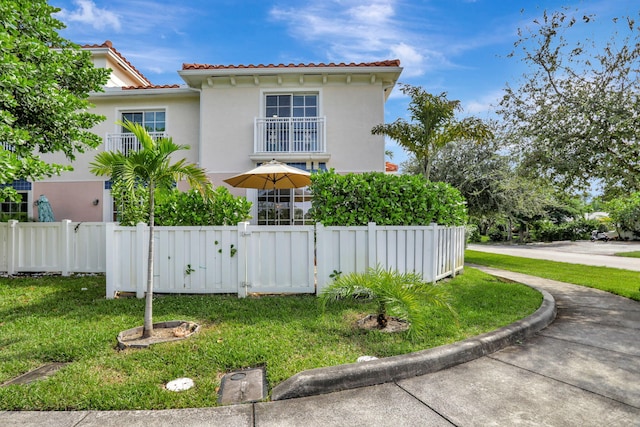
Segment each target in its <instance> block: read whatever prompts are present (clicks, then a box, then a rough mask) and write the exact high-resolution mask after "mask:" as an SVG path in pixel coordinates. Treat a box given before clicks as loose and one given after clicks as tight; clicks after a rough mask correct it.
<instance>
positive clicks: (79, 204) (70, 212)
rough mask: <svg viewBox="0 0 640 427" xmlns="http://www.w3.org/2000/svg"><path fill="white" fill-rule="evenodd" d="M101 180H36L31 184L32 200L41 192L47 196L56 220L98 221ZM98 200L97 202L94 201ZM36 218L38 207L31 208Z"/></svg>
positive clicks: (101, 194)
mask: <svg viewBox="0 0 640 427" xmlns="http://www.w3.org/2000/svg"><path fill="white" fill-rule="evenodd" d="M103 188H104V184H103V183H102V182H95V181H94V182H36V183H34V184H33V194H34V197H33V199H34V200H38V197H39V196H40V195H41V194H44V195H45V196H47V199H48V200H49V203H50V204H51V210H52V211H53V215H54V216H55V219H56V221H60V220H63V219H70V220H72V221H83V222H92V221H97V222H100V221H102V220H103V218H102V212H103V207H102V205H103V203H104V201H103ZM95 200H98V203H97V204H94V201H95ZM33 216H34V218H36V219H37V218H38V208H37V207H36V208H34V209H33Z"/></svg>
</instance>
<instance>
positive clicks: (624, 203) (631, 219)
mask: <svg viewBox="0 0 640 427" xmlns="http://www.w3.org/2000/svg"><path fill="white" fill-rule="evenodd" d="M606 208H607V210H608V211H609V216H610V217H611V219H612V220H613V222H614V223H615V224H616V228H618V230H620V231H630V232H631V233H633V235H634V237H636V238H637V237H640V191H638V192H635V193H632V194H630V195H629V196H628V197H616V198H615V199H612V200H610V201H609V202H608V203H607V204H606Z"/></svg>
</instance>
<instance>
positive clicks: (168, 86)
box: [122, 84, 180, 90]
mask: <svg viewBox="0 0 640 427" xmlns="http://www.w3.org/2000/svg"><path fill="white" fill-rule="evenodd" d="M178 88H180V85H178V84H174V85H151V86H123V87H122V90H134V89H178Z"/></svg>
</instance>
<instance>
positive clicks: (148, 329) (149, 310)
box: [142, 182, 155, 338]
mask: <svg viewBox="0 0 640 427" xmlns="http://www.w3.org/2000/svg"><path fill="white" fill-rule="evenodd" d="M154 190H155V189H154V185H153V182H150V183H149V254H148V260H147V294H146V296H145V305H144V327H143V332H142V337H143V338H149V337H150V336H152V335H153V242H154V238H153V229H154V219H155V218H154V214H153V213H154V198H153V195H154Z"/></svg>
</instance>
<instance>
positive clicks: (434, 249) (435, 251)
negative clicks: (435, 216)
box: [429, 222, 440, 283]
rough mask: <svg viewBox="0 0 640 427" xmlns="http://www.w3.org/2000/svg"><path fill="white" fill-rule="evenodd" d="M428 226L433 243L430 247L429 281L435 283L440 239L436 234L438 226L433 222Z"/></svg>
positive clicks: (438, 263) (438, 262)
mask: <svg viewBox="0 0 640 427" xmlns="http://www.w3.org/2000/svg"><path fill="white" fill-rule="evenodd" d="M429 226H430V227H431V230H432V234H433V241H432V246H431V250H432V252H431V253H432V257H431V260H432V261H431V277H430V278H429V280H430V281H431V282H432V283H436V277H438V265H440V260H439V258H440V251H439V250H438V248H439V247H440V241H439V240H440V239H439V237H440V236H439V233H438V224H436V223H435V222H432V223H431V224H429Z"/></svg>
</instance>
